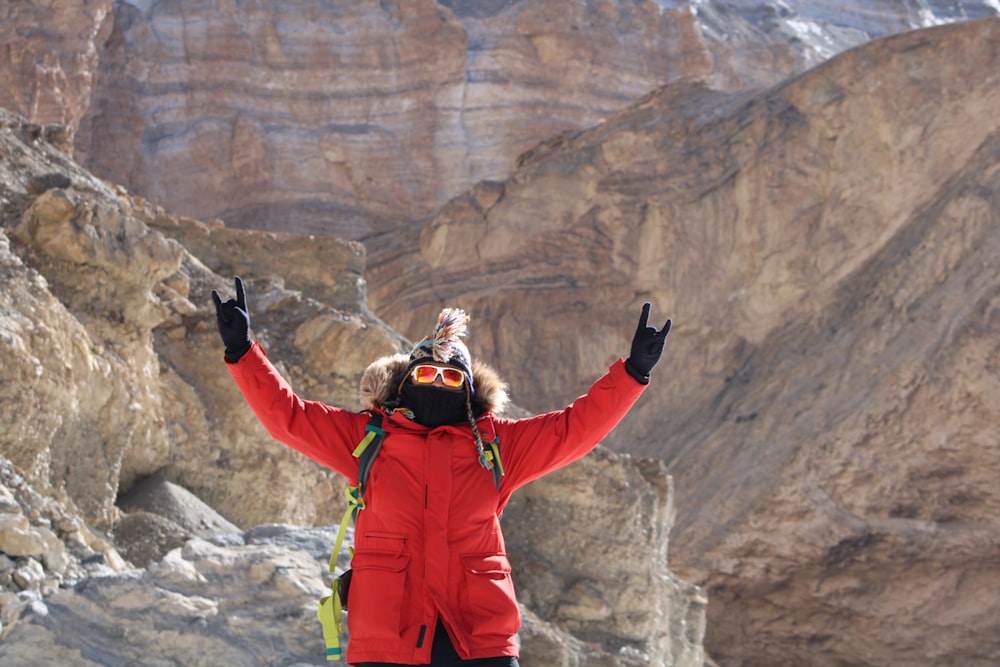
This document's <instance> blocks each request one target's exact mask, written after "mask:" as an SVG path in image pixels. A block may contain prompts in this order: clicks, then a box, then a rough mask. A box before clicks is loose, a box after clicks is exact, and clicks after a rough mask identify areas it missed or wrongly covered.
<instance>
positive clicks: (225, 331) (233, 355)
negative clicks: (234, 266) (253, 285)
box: [212, 276, 251, 364]
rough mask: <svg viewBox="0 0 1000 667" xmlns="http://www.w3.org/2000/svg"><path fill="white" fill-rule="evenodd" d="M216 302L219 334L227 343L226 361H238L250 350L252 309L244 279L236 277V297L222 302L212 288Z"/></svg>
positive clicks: (213, 299)
mask: <svg viewBox="0 0 1000 667" xmlns="http://www.w3.org/2000/svg"><path fill="white" fill-rule="evenodd" d="M212 301H214V302H215V320H216V322H217V323H218V325H219V335H220V336H222V342H223V343H224V344H225V345H226V361H228V362H229V363H231V364H232V363H236V362H237V361H239V359H240V357H242V356H243V355H244V354H246V353H247V351H249V350H250V345H251V343H250V311H249V310H247V294H246V292H245V291H244V290H243V281H242V280H240V278H239V276H237V277H236V298H235V299H229V300H228V301H226V302H225V303H222V297H220V296H219V293H218V292H216V291H215V290H212Z"/></svg>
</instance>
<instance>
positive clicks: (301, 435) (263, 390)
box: [226, 343, 368, 479]
mask: <svg viewBox="0 0 1000 667" xmlns="http://www.w3.org/2000/svg"><path fill="white" fill-rule="evenodd" d="M226 365H227V367H228V368H229V372H230V373H231V374H232V376H233V379H234V380H236V385H237V386H238V387H239V389H240V392H242V394H243V397H244V398H245V399H246V401H247V403H249V404H250V408H251V409H252V410H253V411H254V413H255V414H256V415H257V418H258V419H260V422H261V424H263V426H264V428H266V429H267V431H268V433H270V434H271V435H272V436H273V437H274V438H275V439H276V440H279V441H280V442H283V443H285V444H286V445H288V446H289V447H291V448H293V449H295V450H297V451H299V452H301V453H302V454H304V455H306V456H307V457H309V458H310V459H312V460H313V461H316V462H317V463H320V464H322V465H324V466H327V467H329V468H332V469H333V470H335V471H337V472H339V473H340V474H342V475H344V476H346V477H348V478H350V479H355V478H356V477H357V474H358V460H357V459H356V458H355V457H354V456H353V455H352V454H351V452H352V451H353V450H354V448H355V447H356V446H357V444H358V441H359V440H360V439H361V437H362V436H363V434H364V428H365V424H367V423H368V419H367V417H366V416H364V415H362V414H359V413H355V412H351V411H349V410H344V409H342V408H338V407H334V406H330V405H326V404H324V403H321V402H319V401H307V400H303V399H301V398H299V397H298V396H296V395H295V392H294V391H293V390H292V387H291V386H290V385H289V384H288V382H287V381H286V380H285V378H284V377H282V376H281V374H280V373H278V370H277V369H276V368H275V367H274V366H273V365H272V364H271V362H270V361H268V359H267V353H266V352H265V351H264V348H262V347H261V346H260V345H259V344H258V343H254V344H253V345H252V346H251V348H250V350H249V351H248V352H247V353H246V354H244V355H243V356H242V357H240V360H239V361H237V362H236V363H232V364H229V363H227V364H226Z"/></svg>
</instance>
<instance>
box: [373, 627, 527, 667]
mask: <svg viewBox="0 0 1000 667" xmlns="http://www.w3.org/2000/svg"><path fill="white" fill-rule="evenodd" d="M429 664H430V666H431V667H519V665H518V662H517V658H513V657H511V656H509V655H505V656H501V657H499V658H476V659H474V660H462V659H461V658H460V657H458V653H457V652H456V651H455V647H454V646H452V644H451V638H450V637H448V631H447V630H445V629H444V625H442V624H441V620H440V619H438V622H437V629H435V630H434V644H433V645H432V646H431V661H430V663H429ZM358 667H408V666H407V665H402V664H400V663H398V662H359V663H358Z"/></svg>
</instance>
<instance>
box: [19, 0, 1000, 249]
mask: <svg viewBox="0 0 1000 667" xmlns="http://www.w3.org/2000/svg"><path fill="white" fill-rule="evenodd" d="M998 11H1000V10H998V8H997V6H996V4H995V3H992V2H982V1H970V0H961V1H958V2H933V1H928V0H908V1H907V2H900V3H877V4H874V5H873V4H871V3H867V2H860V1H858V0H838V1H836V2H783V1H777V0H699V1H697V2H693V1H690V0H671V1H669V2H668V1H665V0H656V1H654V0H610V1H608V0H600V1H598V0H588V1H587V2H577V1H575V0H463V1H462V2H450V1H448V2H445V1H442V2H435V1H434V0H412V1H409V2H405V3H404V2H382V3H356V2H349V1H346V0H338V1H336V2H326V3H311V4H309V5H302V3H293V2H269V3H209V2H185V3H177V2H172V1H167V0H153V1H144V2H128V1H125V0H117V1H113V0H98V1H96V2H95V1H90V2H78V1H71V2H61V3H35V2H21V3H15V4H11V5H9V6H7V7H6V8H0V37H2V44H3V45H4V47H3V48H4V49H5V52H4V53H5V54H6V55H7V56H8V57H7V58H0V82H3V85H0V106H2V107H5V108H8V109H10V110H12V111H15V112H18V113H20V114H22V115H25V116H27V117H28V118H30V119H31V120H34V121H36V122H39V123H42V124H45V125H49V124H62V125H64V126H65V127H66V128H67V134H68V138H69V140H71V141H74V143H75V145H76V151H77V155H78V157H79V159H80V161H81V163H82V164H84V165H85V166H87V167H88V168H89V169H90V170H91V171H93V172H94V173H96V174H98V175H99V176H101V177H102V178H106V179H108V180H110V181H112V182H115V183H120V184H122V185H124V186H126V187H127V188H128V189H129V190H130V191H132V192H135V193H138V194H141V195H143V196H145V197H147V198H149V199H152V200H154V201H157V202H158V203H160V204H162V205H165V206H167V207H168V208H169V209H170V210H171V211H174V212H176V213H182V214H186V215H189V216H192V217H195V218H198V219H201V220H211V219H214V218H221V219H224V220H226V222H227V224H229V225H230V226H234V227H245V228H252V229H264V230H270V231H294V232H298V233H311V234H324V235H334V236H340V237H344V238H351V239H363V238H367V237H369V236H370V235H372V234H381V233H387V232H388V233H391V232H393V231H394V230H395V229H396V228H397V227H398V226H399V224H400V223H402V222H408V221H413V220H418V219H421V218H424V217H426V216H429V215H431V214H432V213H434V211H435V210H436V209H437V208H438V207H439V206H440V205H441V204H443V203H445V202H446V201H448V200H449V199H451V198H452V197H454V196H455V195H458V194H460V193H461V192H463V191H465V190H467V189H468V188H469V187H471V186H472V185H473V184H475V183H476V182H478V181H480V180H498V179H503V178H506V177H507V176H509V174H510V173H511V171H512V169H513V166H514V162H515V159H516V157H517V156H518V155H519V154H521V153H522V152H524V151H525V150H528V149H529V148H531V147H532V146H534V145H535V144H537V143H538V142H540V141H543V140H546V139H548V138H550V137H551V136H554V135H556V134H558V133H560V132H562V131H566V130H575V129H578V128H580V127H584V126H590V125H593V124H595V123H597V122H599V121H600V120H602V119H604V118H607V117H609V116H611V115H613V114H614V113H616V112H617V111H619V110H621V109H622V108H624V107H625V106H627V105H628V104H630V103H631V102H633V101H634V100H635V99H637V98H638V97H640V96H642V95H644V94H645V93H647V92H648V91H650V90H653V89H655V88H658V87H660V86H662V85H664V84H667V83H671V82H677V81H699V82H703V83H705V84H706V85H708V86H709V87H711V88H713V89H717V90H726V91H735V90H748V89H754V88H760V87H764V86H770V85H774V84H776V83H778V82H779V81H781V80H783V79H785V78H786V77H788V76H790V75H793V74H797V73H800V72H803V71H805V70H806V69H809V68H810V67H813V66H815V65H817V64H819V63H821V62H823V61H825V60H827V59H828V58H830V57H831V56H833V55H835V54H837V53H840V52H842V51H843V50H845V49H847V48H850V47H852V46H856V45H858V44H861V43H864V42H866V41H868V40H869V39H871V38H873V37H882V36H885V35H888V34H893V33H897V32H901V31H905V30H909V29H914V28H920V27H927V26H931V25H936V24H938V23H942V22H950V21H956V20H966V19H970V18H980V17H984V16H995V15H997V13H998ZM39 26H45V29H44V30H40V29H39Z"/></svg>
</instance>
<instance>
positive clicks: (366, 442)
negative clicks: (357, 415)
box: [352, 410, 385, 507]
mask: <svg viewBox="0 0 1000 667" xmlns="http://www.w3.org/2000/svg"><path fill="white" fill-rule="evenodd" d="M383 440H385V431H383V430H382V413H381V412H377V411H374V410H373V411H372V412H371V416H370V417H369V418H368V425H367V426H365V437H364V438H362V439H361V442H359V443H358V446H357V447H355V448H354V452H352V453H353V455H354V456H355V457H357V459H358V496H359V498H361V499H362V500H361V506H362V507H364V500H363V499H364V493H365V484H367V483H368V475H369V474H370V473H371V471H372V464H374V463H375V457H376V456H378V452H379V450H380V449H381V448H382V441H383Z"/></svg>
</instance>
